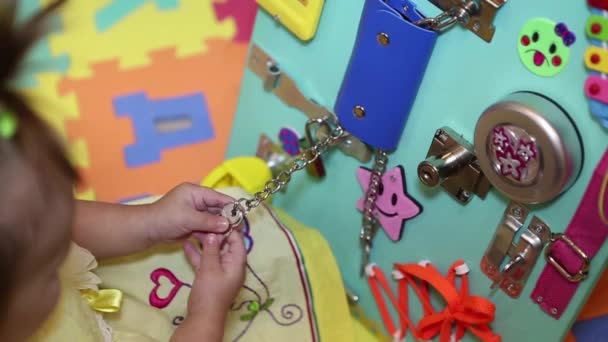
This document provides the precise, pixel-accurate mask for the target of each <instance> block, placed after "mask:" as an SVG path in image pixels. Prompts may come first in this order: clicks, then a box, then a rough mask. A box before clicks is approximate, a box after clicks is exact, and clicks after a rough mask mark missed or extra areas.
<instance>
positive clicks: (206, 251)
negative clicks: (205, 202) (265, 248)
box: [184, 229, 247, 324]
mask: <svg viewBox="0 0 608 342" xmlns="http://www.w3.org/2000/svg"><path fill="white" fill-rule="evenodd" d="M195 237H196V238H197V239H198V240H199V241H200V242H201V243H202V246H203V247H202V252H201V253H199V251H198V249H196V248H195V247H194V246H193V245H192V243H191V242H189V241H187V242H186V243H185V245H184V250H185V251H186V255H187V256H188V259H189V261H190V263H191V264H192V266H193V267H194V269H195V271H196V276H195V278H194V282H193V284H192V291H191V292H190V298H189V300H188V316H189V317H191V316H195V317H203V318H206V319H214V320H215V319H217V320H218V324H223V321H224V320H225V319H226V314H227V313H228V310H229V309H230V305H231V304H232V302H233V301H234V298H235V297H236V296H237V294H238V293H239V290H240V289H241V286H243V283H244V282H245V265H246V255H247V253H246V251H245V244H244V242H243V235H242V233H241V232H240V231H239V230H238V229H235V230H234V231H232V233H231V234H229V235H228V237H227V238H226V239H225V242H224V243H223V245H222V239H223V238H224V237H223V236H222V235H216V234H200V233H195ZM220 322H221V323H220Z"/></svg>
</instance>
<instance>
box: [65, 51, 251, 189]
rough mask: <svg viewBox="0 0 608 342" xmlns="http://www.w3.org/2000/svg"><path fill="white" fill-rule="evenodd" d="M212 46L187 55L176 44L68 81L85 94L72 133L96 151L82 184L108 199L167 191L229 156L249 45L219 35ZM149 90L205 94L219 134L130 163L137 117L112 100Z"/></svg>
mask: <svg viewBox="0 0 608 342" xmlns="http://www.w3.org/2000/svg"><path fill="white" fill-rule="evenodd" d="M209 47H210V48H209V50H208V51H207V52H206V53H205V54H203V55H197V56H191V57H186V58H180V59H177V58H176V57H175V49H164V50H160V51H157V52H154V53H152V54H151V59H152V63H151V65H149V66H146V67H142V68H138V69H132V70H128V71H121V70H120V68H119V62H118V61H117V60H115V61H111V62H106V63H100V64H97V65H94V66H92V68H93V70H94V77H93V78H90V79H78V80H71V79H65V80H64V81H63V82H62V83H61V84H60V86H59V88H60V92H61V93H62V94H67V93H70V92H74V93H76V94H77V96H78V102H79V107H80V118H79V119H78V120H73V121H72V120H70V121H68V122H66V129H67V132H68V138H69V139H70V140H75V139H78V138H84V139H85V140H86V142H87V146H88V150H89V159H90V167H89V168H86V169H82V170H80V171H81V172H82V176H83V180H84V182H83V184H82V186H81V189H83V190H84V189H86V188H91V189H94V190H95V195H96V199H97V200H102V201H118V200H121V199H123V198H127V197H130V196H134V195H138V194H142V193H148V194H162V193H165V192H166V191H168V190H170V189H171V188H172V187H173V186H175V185H177V184H178V183H180V182H183V181H191V182H195V183H199V182H200V180H201V179H203V177H205V176H206V175H207V174H208V173H209V172H210V171H211V170H212V169H213V168H214V167H215V166H217V165H218V164H220V163H221V162H222V161H223V160H224V154H225V151H226V148H227V146H228V139H229V136H230V129H231V127H232V122H233V118H234V112H235V110H236V104H237V99H238V94H239V86H240V79H241V74H242V70H243V67H244V63H245V57H246V54H247V48H248V45H247V44H245V43H237V42H230V41H220V40H213V41H209ZM141 91H145V92H146V93H147V94H148V96H149V97H151V98H165V97H171V96H178V95H184V94H191V93H194V92H203V94H204V95H205V97H206V99H207V105H208V107H209V113H210V117H211V121H212V125H213V129H214V132H215V138H214V139H212V140H209V141H205V142H201V143H197V144H192V145H188V146H183V147H176V148H173V149H170V150H165V151H164V152H163V153H162V159H161V161H160V162H159V163H156V164H150V165H146V166H142V167H138V168H128V167H127V166H126V163H125V157H124V152H123V149H124V147H125V146H127V145H129V144H132V143H134V142H135V136H134V130H133V127H132V125H131V120H130V119H129V118H119V117H117V116H116V115H115V112H114V108H113V105H112V100H113V99H114V98H116V97H118V96H123V95H127V94H130V93H133V92H141Z"/></svg>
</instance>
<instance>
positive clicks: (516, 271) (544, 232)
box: [481, 202, 551, 298]
mask: <svg viewBox="0 0 608 342" xmlns="http://www.w3.org/2000/svg"><path fill="white" fill-rule="evenodd" d="M528 214H529V210H528V209H527V208H526V207H525V206H523V205H521V204H519V203H516V202H511V203H509V205H508V206H507V209H506V210H505V212H504V214H503V218H502V221H501V222H500V223H499V225H498V228H497V229H496V232H495V233H494V237H493V238H492V241H491V243H490V245H489V246H488V248H487V249H486V252H485V254H484V256H483V258H482V260H481V270H482V272H483V273H484V274H485V275H486V276H487V277H488V278H490V280H492V285H491V286H490V288H492V289H493V290H494V289H496V288H498V287H500V289H501V290H502V291H503V292H505V293H506V294H507V295H508V296H509V297H511V298H518V297H519V296H520V295H521V292H522V290H523V288H524V286H525V285H526V282H527V281H528V278H529V277H530V274H531V273H532V270H533V269H534V265H536V262H537V261H538V258H539V256H540V255H541V253H542V251H543V248H544V247H545V245H546V244H547V243H548V242H549V241H550V240H551V229H550V228H549V226H548V225H547V224H546V223H544V222H543V221H542V220H541V219H539V218H538V217H536V216H534V217H533V218H532V222H530V225H529V226H528V227H527V228H526V230H525V231H524V232H523V233H522V234H521V236H520V238H519V240H518V241H517V242H516V243H515V242H514V239H515V236H516V235H517V232H518V231H519V230H520V229H521V228H522V227H523V226H524V222H525V221H526V218H527V217H528ZM507 257H508V261H507V263H506V264H505V266H504V267H502V268H501V266H502V264H503V261H504V260H505V259H506V258H507Z"/></svg>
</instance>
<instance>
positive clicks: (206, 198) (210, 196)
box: [192, 186, 234, 210]
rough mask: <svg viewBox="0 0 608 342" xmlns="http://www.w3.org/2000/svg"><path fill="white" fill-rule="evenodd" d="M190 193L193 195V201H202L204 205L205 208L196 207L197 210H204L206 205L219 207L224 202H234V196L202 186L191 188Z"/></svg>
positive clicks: (223, 204)
mask: <svg viewBox="0 0 608 342" xmlns="http://www.w3.org/2000/svg"><path fill="white" fill-rule="evenodd" d="M192 194H193V195H194V197H195V203H202V204H204V206H205V208H197V209H199V210H206V208H208V207H219V208H221V207H223V206H225V205H226V204H229V203H233V202H234V198H232V197H230V196H228V195H225V194H223V193H221V192H217V191H215V190H213V189H210V188H206V187H202V186H196V187H195V188H193V191H192Z"/></svg>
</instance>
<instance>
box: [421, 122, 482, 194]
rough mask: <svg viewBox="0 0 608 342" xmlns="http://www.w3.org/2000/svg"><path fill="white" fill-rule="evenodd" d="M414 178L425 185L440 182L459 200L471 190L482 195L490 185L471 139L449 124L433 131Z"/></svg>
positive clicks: (433, 185) (471, 192) (433, 184)
mask: <svg viewBox="0 0 608 342" xmlns="http://www.w3.org/2000/svg"><path fill="white" fill-rule="evenodd" d="M418 178H419V179H420V181H421V182H422V183H423V184H424V185H427V186H429V187H436V186H437V185H441V186H442V187H443V188H444V189H445V190H446V191H447V192H448V193H450V194H451V195H452V196H454V197H455V198H456V199H457V200H458V201H460V202H461V203H463V204H466V203H468V202H469V201H470V200H471V198H472V194H476V195H477V196H479V197H480V198H482V199H483V198H485V197H486V195H487V194H488V191H489V190H490V187H491V185H490V183H489V182H488V180H487V179H486V177H485V176H484V174H483V172H482V171H481V168H480V167H479V164H478V162H477V158H476V157H475V154H474V152H473V146H472V145H471V143H469V142H468V141H466V140H465V139H464V138H463V137H462V136H461V135H458V134H456V132H455V131H454V130H452V129H451V128H449V127H442V128H441V129H438V130H437V131H436V132H435V136H434V137H433V142H432V143H431V147H430V148H429V151H428V153H427V155H426V159H425V160H424V161H423V162H421V163H420V164H419V165H418Z"/></svg>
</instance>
